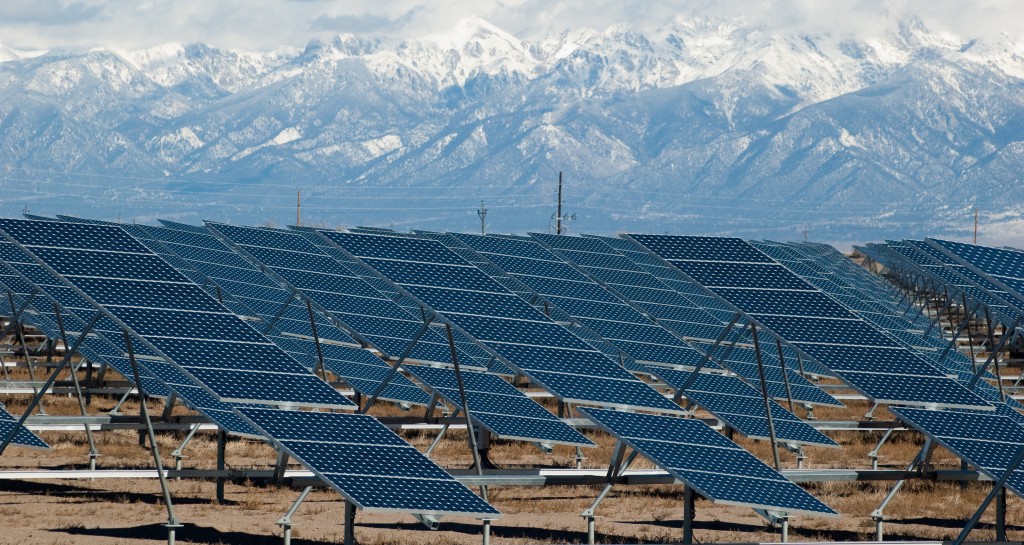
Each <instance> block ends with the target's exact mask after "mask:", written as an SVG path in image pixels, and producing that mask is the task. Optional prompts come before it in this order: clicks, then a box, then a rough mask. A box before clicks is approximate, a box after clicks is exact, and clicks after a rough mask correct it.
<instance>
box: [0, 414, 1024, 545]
mask: <svg viewBox="0 0 1024 545" xmlns="http://www.w3.org/2000/svg"><path fill="white" fill-rule="evenodd" d="M0 401H2V402H4V403H5V404H6V405H7V406H8V408H9V409H10V411H11V412H12V413H14V414H20V413H21V412H22V411H23V410H24V407H25V405H24V404H25V403H26V402H27V396H6V397H5V396H3V395H2V394H0ZM46 401H47V403H46V410H47V412H48V413H49V414H54V415H59V414H77V412H78V405H77V400H75V399H73V398H69V397H65V396H49V397H47V398H46ZM115 401H116V400H115V399H114V398H108V397H103V396H97V397H94V399H93V403H92V405H91V406H90V407H89V413H90V414H104V413H106V412H107V411H109V410H110V409H111V408H112V407H113V405H114V403H115ZM848 405H849V407H848V408H847V409H843V410H836V409H819V410H817V411H816V413H817V414H816V416H817V417H818V418H820V419H825V420H832V419H860V417H861V416H863V414H864V413H865V412H866V411H867V408H868V407H867V405H866V404H865V403H863V402H850V403H848ZM151 408H152V410H153V411H154V412H157V414H158V413H159V410H160V409H161V405H160V404H159V403H156V402H154V403H152V404H151ZM122 412H123V413H124V414H138V405H137V404H133V403H131V402H130V403H128V404H127V405H126V407H125V408H124V409H123V410H122ZM176 412H177V413H181V414H186V413H187V411H185V410H184V409H177V410H176ZM377 412H378V414H391V415H397V414H402V413H400V412H399V411H398V409H396V408H393V407H390V406H387V405H386V404H381V406H380V408H379V409H377ZM800 414H801V416H803V413H802V412H801V413H800ZM877 416H878V418H879V419H880V420H884V419H887V418H890V417H889V416H888V415H887V414H886V413H885V412H884V410H880V411H879V412H878V415H877ZM587 433H588V435H589V436H590V437H591V438H592V439H593V440H594V441H595V442H596V443H598V445H599V446H598V448H596V449H587V450H586V451H585V454H586V456H587V459H586V461H585V466H586V467H591V468H601V469H605V468H606V467H607V464H608V461H609V457H610V455H611V450H612V446H613V444H614V441H613V440H612V439H611V438H610V437H608V436H607V435H604V434H601V433H597V432H587ZM828 433H829V435H830V436H831V437H833V438H834V439H835V440H836V441H837V442H839V443H841V444H842V446H843V448H842V449H826V448H811V449H807V455H808V458H807V461H806V467H808V468H852V467H858V468H867V467H870V461H869V460H868V458H867V456H866V454H867V452H868V451H869V450H871V448H872V447H873V446H874V444H875V442H876V441H877V440H878V438H879V437H880V433H879V432H838V433H837V432H828ZM41 435H42V437H43V439H44V440H45V441H47V442H48V443H49V444H50V445H52V446H53V448H52V450H50V451H38V450H31V449H25V448H18V447H11V448H10V449H9V450H8V451H7V452H5V453H4V454H3V456H0V470H12V469H29V468H39V469H44V468H50V469H72V468H85V467H87V464H88V456H87V453H88V445H87V442H86V437H85V433H84V432H45V433H42V434H41ZM403 435H405V437H406V438H407V439H408V440H410V441H411V442H412V443H413V444H414V445H416V446H417V447H419V448H420V450H426V448H427V446H428V445H429V444H430V442H431V441H432V440H433V438H434V432H409V433H404V434H403ZM96 437H97V443H98V447H99V450H100V451H101V453H102V456H101V457H100V458H99V468H101V469H113V468H150V467H152V460H151V458H150V455H149V451H148V449H146V448H142V447H140V446H139V445H138V441H137V435H136V433H135V432H134V431H106V432H101V433H97V434H96ZM737 440H738V442H739V443H740V444H741V445H743V446H744V447H746V448H748V449H750V450H751V451H752V452H754V453H755V454H756V455H757V456H759V457H760V458H761V459H762V460H765V461H766V462H769V463H771V459H772V457H771V451H770V448H769V446H768V445H767V444H766V442H764V441H759V442H754V441H748V440H745V439H742V438H739V437H738V436H737ZM180 441H181V436H180V435H179V434H175V433H161V434H160V436H159V439H158V443H159V444H160V447H161V452H162V454H163V456H164V459H165V460H170V452H171V451H172V450H173V449H174V448H176V447H177V445H178V444H179V443H180ZM920 448H921V437H920V436H919V435H918V434H916V433H914V432H899V433H896V434H895V435H894V438H893V439H892V440H891V441H890V442H889V443H888V444H887V445H886V446H885V447H884V448H883V449H882V451H881V457H880V467H883V468H900V469H902V468H903V467H905V466H906V464H907V463H908V462H909V461H910V460H911V459H912V458H913V457H914V455H915V454H916V453H917V451H918V450H919V449H920ZM215 453H216V440H215V435H214V434H212V433H206V434H200V435H198V436H197V437H196V439H195V440H194V441H193V442H192V443H191V444H190V445H189V447H188V449H187V451H186V454H187V456H188V457H187V458H186V459H185V461H184V466H185V468H202V469H213V468H214V465H215V459H216V454H215ZM491 458H492V460H493V461H494V462H495V463H496V464H497V465H499V466H500V467H504V468H514V467H556V468H558V467H561V468H571V467H574V466H575V451H574V450H573V449H571V448H568V447H558V448H556V449H555V451H554V452H553V453H552V454H550V455H545V454H543V453H542V452H541V451H540V450H538V449H537V448H535V447H533V446H532V445H529V444H526V443H522V442H507V441H495V442H494V443H492V452H491ZM434 459H435V460H438V461H439V463H441V464H442V465H444V466H446V467H449V468H466V467H468V466H469V465H470V463H471V457H470V454H469V451H468V449H467V447H466V436H465V434H464V433H461V432H451V433H449V435H448V436H447V438H446V439H445V440H444V441H443V442H442V444H441V446H440V447H439V448H438V450H436V451H435V455H434ZM933 462H934V464H935V465H936V467H938V468H950V469H955V468H959V460H957V459H956V458H954V457H953V456H952V455H951V454H949V453H948V452H946V451H943V450H941V449H937V450H936V452H935V456H934V459H933ZM227 463H228V467H229V468H233V469H243V468H256V469H269V468H271V467H272V466H273V463H274V453H273V451H272V449H270V448H269V447H268V446H266V445H264V444H262V443H260V442H257V441H252V440H246V439H238V438H232V439H230V440H229V443H228V446H227ZM783 464H784V467H786V468H793V467H795V459H794V457H793V455H791V454H789V453H785V452H784V453H783ZM293 467H295V468H298V467H299V466H293ZM633 467H634V468H644V467H648V468H650V467H653V466H652V465H651V464H650V463H649V462H647V461H645V460H642V459H638V460H637V463H636V464H634V466H633ZM891 486H892V482H831V483H818V484H811V485H808V486H807V489H808V490H809V491H810V492H811V493H812V494H814V495H816V496H817V497H818V498H820V499H821V500H822V501H824V502H825V503H827V504H828V505H830V506H831V507H832V508H834V509H835V510H837V511H838V512H839V513H840V514H841V516H840V517H837V518H819V517H810V516H801V517H796V518H794V519H793V521H792V523H791V526H790V539H791V540H793V541H863V540H870V539H873V532H874V523H873V521H872V520H871V518H870V513H871V511H872V510H874V509H875V508H876V507H877V506H878V504H879V503H880V502H881V501H882V498H883V497H884V496H885V494H886V493H887V492H888V490H889V488H890V487H891ZM990 489H991V485H990V484H985V483H971V484H968V485H966V486H961V485H960V484H955V483H935V482H925V481H910V482H908V483H907V485H906V486H905V487H904V488H903V490H902V491H900V493H899V495H898V496H896V498H895V500H894V501H893V502H892V503H891V504H890V506H889V508H888V509H887V511H886V514H887V516H888V518H889V520H888V521H887V523H886V526H885V531H886V539H889V540H915V539H951V538H953V537H955V536H956V534H957V533H958V532H959V530H960V528H962V527H963V525H964V522H965V521H966V519H967V518H968V517H969V516H970V515H971V514H972V513H973V512H974V510H975V509H976V508H977V506H978V505H979V504H980V503H981V501H982V499H983V498H984V496H985V495H986V494H987V493H988V491H989V490H990ZM599 490H600V487H597V486H575V487H567V486H552V487H544V488H538V487H514V486H505V487H490V489H489V494H490V501H491V503H492V504H493V505H494V506H495V507H497V508H498V509H499V510H500V511H501V512H502V513H503V516H502V517H501V519H500V520H498V521H496V522H495V523H494V524H493V526H492V540H493V543H495V544H496V545H506V544H525V543H579V542H585V541H586V523H585V520H584V519H583V518H581V517H580V516H579V514H580V512H582V511H583V510H584V509H586V508H587V507H589V505H590V504H591V502H592V501H593V499H594V497H595V496H596V495H597V494H598V492H599ZM171 492H172V497H173V503H174V508H175V511H176V513H177V516H178V519H179V520H180V521H181V522H182V523H183V524H184V527H183V528H181V529H179V531H178V541H179V542H182V543H209V544H238V545H242V544H246V545H248V544H262V543H274V544H277V543H280V542H281V529H280V527H279V526H277V525H276V524H275V522H276V521H277V520H278V519H279V518H280V517H281V516H282V515H283V514H284V513H285V511H287V510H288V508H289V506H290V505H291V503H292V502H293V501H294V499H295V498H296V497H297V496H298V492H299V491H298V490H297V489H292V488H279V487H275V486H267V485H260V484H255V483H251V482H232V483H228V484H227V487H226V502H225V504H223V505H217V504H216V503H215V501H214V498H215V484H214V483H213V482H212V481H204V480H181V481H172V482H171ZM682 492H683V487H682V485H674V486H673V485H662V486H617V487H615V488H614V489H613V490H612V492H611V494H610V495H609V496H608V497H607V498H606V499H605V501H604V502H603V503H602V504H601V507H600V508H599V510H598V515H599V518H598V519H597V540H598V541H599V542H602V543H645V542H676V541H679V540H680V539H681V538H682V529H681V524H682V522H681V519H682ZM1022 506H1024V504H1022V501H1021V500H1020V499H1018V498H1016V497H1014V496H1012V495H1011V497H1010V498H1009V501H1008V514H1007V523H1008V526H1007V529H1008V534H1009V535H1008V537H1009V538H1010V539H1011V540H1021V539H1024V509H1022ZM343 513H344V502H343V500H342V498H341V496H340V495H338V494H337V493H335V492H333V491H331V490H329V489H319V490H316V491H314V492H313V493H312V494H311V495H310V496H309V498H308V499H307V500H306V501H305V503H304V504H303V505H302V507H301V508H300V509H299V511H298V512H297V513H296V515H295V517H294V524H295V527H294V532H293V542H294V543H296V544H297V545H306V544H312V543H335V542H338V543H340V542H341V541H342V536H343ZM993 513H994V509H991V508H990V509H989V512H988V513H986V516H985V518H984V519H983V522H982V524H980V525H979V527H978V529H977V530H976V531H975V532H974V533H972V534H971V539H972V541H973V540H991V539H994V536H995V532H994V529H993V528H994V527H993V524H992V521H993V516H994V515H993ZM166 520H167V514H166V510H165V507H164V505H163V502H162V501H161V497H160V489H159V483H158V481H157V480H156V479H137V480H132V479H97V480H87V479H78V480H46V481H12V480H0V544H8V543H10V544H28V543H33V544H36V543H38V544H71V543H74V544H85V545H91V544H101V543H133V544H134V543H165V542H166V536H167V534H166V529H165V528H164V526H163V524H164V523H165V522H166ZM480 530H481V528H480V524H479V522H478V521H476V520H473V519H457V518H446V519H443V520H442V524H441V527H440V529H438V530H436V531H429V530H427V529H426V528H425V527H424V526H422V525H420V524H419V523H418V522H416V521H415V520H414V519H413V518H412V517H410V516H408V515H382V514H374V513H364V512H359V513H357V516H356V528H355V533H356V539H357V541H358V542H359V543H361V544H365V545H372V544H381V545H384V544H392V543H394V544H405V543H417V544H423V545H428V544H438V545H440V544H463V543H479V542H480V539H481V534H480ZM694 535H695V539H696V540H697V541H698V542H705V543H706V542H753V541H768V542H773V541H776V542H777V541H778V540H779V532H778V530H777V529H774V528H771V527H770V526H769V525H768V524H767V523H766V522H765V521H764V520H763V519H761V518H760V517H758V516H757V515H756V514H755V513H754V512H753V511H752V510H750V509H748V508H742V507H734V506H721V505H714V504H712V503H710V502H708V501H706V500H702V499H698V501H697V503H696V524H695V533H694Z"/></svg>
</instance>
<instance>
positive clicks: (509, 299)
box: [321, 231, 681, 412]
mask: <svg viewBox="0 0 1024 545" xmlns="http://www.w3.org/2000/svg"><path fill="white" fill-rule="evenodd" d="M321 233H322V234H323V235H324V236H325V237H326V238H328V239H329V240H331V241H332V242H334V243H335V244H337V245H338V246H339V247H340V248H341V249H343V250H345V251H347V252H348V253H350V254H351V255H353V256H354V257H357V258H358V259H360V260H361V261H362V262H364V263H365V264H367V265H369V266H370V267H372V268H373V269H374V270H376V271H378V272H379V273H380V274H381V275H382V276H383V277H385V278H387V279H388V280H390V281H391V282H393V283H394V284H395V285H396V286H398V287H401V288H402V289H403V290H404V291H406V292H407V293H409V294H410V295H411V296H412V297H414V298H416V299H417V300H419V301H420V302H422V303H423V304H424V305H426V306H428V307H430V308H431V309H432V310H434V311H436V312H438V313H441V314H442V315H443V316H444V317H445V318H446V319H447V320H450V322H451V323H452V324H453V325H454V326H456V327H457V328H459V329H461V330H462V331H463V332H464V333H465V334H466V335H468V336H469V337H471V338H474V339H476V340H477V341H479V342H480V343H481V344H482V345H483V346H485V347H487V348H488V350H490V351H491V352H493V354H494V355H495V356H497V357H499V358H500V359H501V360H502V361H503V363H505V364H506V365H508V366H510V367H512V368H514V369H516V370H517V371H519V372H521V373H522V374H524V375H526V376H528V377H529V378H530V380H531V381H533V382H535V383H537V384H540V385H541V386H543V387H544V388H545V389H547V390H548V391H549V392H551V393H552V394H554V395H556V396H557V397H559V398H560V399H562V400H564V401H570V402H576V403H590V404H598V405H603V406H616V407H633V408H649V409H655V410H661V411H673V412H678V411H681V409H680V408H679V407H678V406H677V405H675V404H674V403H672V402H670V401H669V400H667V399H665V398H664V397H663V396H662V395H661V394H660V393H658V392H657V391H655V390H654V389H653V388H651V387H650V386H648V385H646V384H644V383H643V382H641V381H639V380H637V379H636V378H635V377H633V376H632V375H631V374H630V373H629V372H628V371H626V370H625V369H623V368H622V367H620V366H619V365H618V364H617V362H615V361H613V360H611V359H609V358H607V357H606V356H604V355H603V354H601V353H599V352H597V351H595V350H594V349H593V348H591V347H590V346H589V345H587V344H586V343H585V342H583V341H582V340H580V339H579V338H577V337H576V336H574V335H573V334H571V333H569V331H567V330H566V329H565V328H563V327H562V326H561V325H559V324H557V323H555V322H554V321H552V320H551V319H549V318H548V317H547V316H545V315H544V314H543V313H541V312H539V311H538V310H537V309H535V308H533V307H532V306H530V305H529V304H527V303H526V302H525V301H523V300H522V299H520V298H519V296H517V295H516V294H515V293H512V292H510V291H509V290H507V289H506V288H505V287H504V286H502V285H500V284H498V283H497V282H495V281H494V280H493V279H491V278H490V277H489V276H487V275H486V274H484V273H483V272H482V271H480V270H479V269H478V268H476V267H475V266H473V265H472V264H470V263H469V262H467V261H466V260H464V259H462V258H461V257H459V256H458V255H457V254H455V253H454V252H452V251H451V250H449V249H447V248H446V247H444V246H443V245H442V244H440V243H438V242H436V241H433V240H426V239H413V238H407V237H394V236H381V235H364V234H352V233H339V232H333V231H322V232H321Z"/></svg>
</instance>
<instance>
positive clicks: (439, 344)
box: [210, 223, 481, 366]
mask: <svg viewBox="0 0 1024 545" xmlns="http://www.w3.org/2000/svg"><path fill="white" fill-rule="evenodd" d="M210 226H211V228H213V229H214V230H215V231H217V232H218V233H220V234H221V235H223V236H224V237H225V238H226V239H227V240H229V241H231V242H232V243H233V244H234V245H236V246H237V247H238V248H239V249H241V250H242V251H244V252H245V253H246V254H248V255H249V256H251V257H252V259H254V260H256V261H257V262H258V263H260V264H261V265H262V266H265V267H267V268H268V269H270V270H271V271H273V273H275V274H276V275H277V276H278V277H279V280H280V281H283V282H285V283H287V284H289V285H290V286H291V287H292V288H294V289H295V290H297V291H301V293H302V294H304V295H305V296H307V297H309V298H310V300H311V301H312V302H313V303H314V304H315V306H316V307H318V308H319V309H320V310H322V311H323V312H325V313H327V314H328V315H330V316H332V317H334V318H335V319H336V320H337V321H338V323H339V324H343V325H345V326H346V327H347V328H348V329H349V330H351V331H354V332H356V333H358V335H359V336H360V337H361V338H363V339H365V340H366V341H367V342H368V343H369V344H370V345H372V346H373V347H374V348H376V349H377V350H379V351H380V352H381V353H382V354H384V355H385V356H387V357H389V358H397V357H398V356H400V355H401V354H402V353H403V352H404V351H405V350H406V348H408V347H409V345H410V343H411V341H412V339H413V338H415V336H416V334H417V333H418V332H419V330H420V328H421V327H422V325H423V317H422V316H413V315H412V314H410V313H409V312H408V311H407V310H405V309H403V308H402V307H400V306H399V305H398V304H396V303H395V302H394V301H393V300H391V299H389V298H387V297H385V296H384V295H383V294H381V293H380V292H379V291H377V290H376V289H375V288H374V287H373V286H371V285H370V284H368V283H367V282H365V281H364V280H363V279H362V278H359V277H358V276H356V275H354V274H353V273H351V272H350V271H349V270H348V269H347V268H345V267H344V266H343V265H342V264H341V263H339V262H338V261H336V260H335V259H334V258H332V257H331V256H329V255H327V254H326V253H324V252H323V251H321V250H320V249H319V248H317V247H316V246H315V245H313V244H312V243H310V242H309V241H308V240H307V239H306V238H305V237H304V236H303V235H301V234H299V233H297V232H280V231H268V230H264V229H255V228H251V227H236V226H231V225H223V224H212V223H211V224H210ZM409 357H410V358H411V359H413V360H417V361H426V362H439V363H450V362H451V352H450V350H449V347H448V342H447V340H446V339H445V338H444V337H443V336H442V335H441V334H440V333H438V332H437V331H436V330H433V329H431V330H429V331H427V332H426V334H424V335H423V336H422V337H421V338H420V339H419V341H418V342H417V343H416V345H415V346H414V347H413V349H412V352H411V353H410V356H409ZM460 362H461V363H465V364H467V365H474V360H473V359H472V358H470V357H466V358H464V359H460ZM475 365H476V366H480V365H481V363H479V362H477V363H475Z"/></svg>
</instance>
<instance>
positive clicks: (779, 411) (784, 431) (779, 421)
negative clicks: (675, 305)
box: [651, 367, 839, 447]
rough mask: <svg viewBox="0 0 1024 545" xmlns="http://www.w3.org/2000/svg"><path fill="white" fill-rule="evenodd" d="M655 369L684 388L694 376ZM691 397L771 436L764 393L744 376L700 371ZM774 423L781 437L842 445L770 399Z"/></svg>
mask: <svg viewBox="0 0 1024 545" xmlns="http://www.w3.org/2000/svg"><path fill="white" fill-rule="evenodd" d="M651 373H652V374H655V375H657V377H658V378H660V379H662V380H664V381H665V382H666V383H668V384H669V385H671V386H672V387H673V388H676V389H678V388H682V387H683V386H684V385H686V383H687V382H688V381H689V380H690V377H692V376H693V373H691V372H689V371H677V370H675V369H659V368H655V367H652V368H651ZM683 395H685V396H686V398H687V399H689V400H690V401H692V402H693V403H695V404H696V405H698V406H700V407H702V408H703V409H705V410H707V411H708V412H710V413H711V414H713V415H714V416H715V418H718V419H719V420H721V421H722V422H724V423H725V424H726V425H727V426H729V427H730V428H732V429H734V430H736V431H738V432H740V433H741V434H743V435H746V436H747V437H750V438H754V439H770V438H771V433H770V430H769V429H768V417H767V416H766V415H765V410H764V398H763V397H762V395H761V393H760V392H758V391H757V390H755V389H753V388H752V387H750V386H749V385H748V384H746V383H744V382H743V381H741V380H740V379H738V378H736V377H733V376H727V375H720V374H714V373H699V374H698V375H697V378H696V379H695V380H694V382H693V384H692V385H691V386H690V387H688V388H687V389H686V392H684V394H683ZM768 403H769V406H770V407H771V411H772V425H773V426H774V428H775V437H776V440H777V441H780V442H784V443H796V444H805V445H816V446H822V445H824V446H830V447H838V446H839V445H838V444H836V442H835V441H833V440H832V439H829V438H828V437H827V436H826V435H824V434H823V433H821V432H820V431H818V430H816V429H814V428H812V427H811V426H809V425H808V424H807V423H805V422H804V421H802V420H800V419H799V418H797V417H796V415H794V414H793V413H791V412H789V411H787V410H786V409H784V408H782V406H780V405H779V404H778V403H776V402H774V401H771V400H769V401H768Z"/></svg>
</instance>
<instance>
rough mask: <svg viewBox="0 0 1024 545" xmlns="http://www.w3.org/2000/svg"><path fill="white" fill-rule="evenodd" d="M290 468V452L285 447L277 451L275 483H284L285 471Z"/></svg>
mask: <svg viewBox="0 0 1024 545" xmlns="http://www.w3.org/2000/svg"><path fill="white" fill-rule="evenodd" d="M287 469H288V453H287V452H285V451H284V450H283V449H282V450H279V451H277V461H276V462H274V483H276V484H277V485H278V486H281V485H282V484H284V472H285V470H287Z"/></svg>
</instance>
